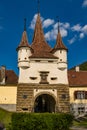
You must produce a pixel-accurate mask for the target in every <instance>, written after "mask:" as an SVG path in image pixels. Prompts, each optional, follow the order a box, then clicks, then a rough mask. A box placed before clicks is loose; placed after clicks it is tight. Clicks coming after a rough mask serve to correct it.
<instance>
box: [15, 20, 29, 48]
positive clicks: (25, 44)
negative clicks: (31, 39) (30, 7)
mask: <svg viewBox="0 0 87 130" xmlns="http://www.w3.org/2000/svg"><path fill="white" fill-rule="evenodd" d="M21 47H29V48H30V45H29V43H28V38H27V32H26V19H25V20H24V31H23V34H22V38H21V42H20V44H19V46H18V48H17V50H18V49H19V48H21Z"/></svg>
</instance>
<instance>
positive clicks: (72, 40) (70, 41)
mask: <svg viewBox="0 0 87 130" xmlns="http://www.w3.org/2000/svg"><path fill="white" fill-rule="evenodd" d="M76 38H77V36H76V35H75V36H74V37H73V38H71V39H70V40H68V42H69V44H72V43H74V42H75V41H76Z"/></svg>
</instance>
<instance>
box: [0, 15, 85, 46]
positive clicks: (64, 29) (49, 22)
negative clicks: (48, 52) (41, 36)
mask: <svg viewBox="0 0 87 130" xmlns="http://www.w3.org/2000/svg"><path fill="white" fill-rule="evenodd" d="M36 18H37V14H35V15H34V17H33V19H32V21H31V24H30V27H29V28H31V29H34V27H35V23H36ZM41 21H42V25H43V28H48V27H49V26H51V28H52V29H51V30H48V32H46V33H45V38H46V40H49V41H53V40H56V38H57V34H58V22H57V23H55V21H54V20H53V19H50V18H48V19H44V18H43V17H41ZM59 26H60V33H61V36H62V37H66V36H67V35H68V34H69V35H68V37H67V39H69V36H70V35H73V36H74V37H73V38H71V39H69V40H68V42H69V43H70V44H72V43H74V42H75V41H78V40H80V39H83V38H84V37H85V36H86V35H87V25H84V26H81V25H80V24H79V23H77V24H75V25H73V26H71V25H70V23H68V22H59ZM0 29H1V27H0Z"/></svg>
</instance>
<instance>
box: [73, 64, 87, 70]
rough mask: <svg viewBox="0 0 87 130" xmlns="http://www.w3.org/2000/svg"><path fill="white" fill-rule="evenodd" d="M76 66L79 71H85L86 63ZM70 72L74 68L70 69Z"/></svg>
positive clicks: (86, 68)
mask: <svg viewBox="0 0 87 130" xmlns="http://www.w3.org/2000/svg"><path fill="white" fill-rule="evenodd" d="M78 66H79V67H80V70H81V71H87V62H84V63H82V64H80V65H78ZM71 70H75V67H73V68H71Z"/></svg>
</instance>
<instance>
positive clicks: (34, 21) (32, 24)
mask: <svg viewBox="0 0 87 130" xmlns="http://www.w3.org/2000/svg"><path fill="white" fill-rule="evenodd" d="M36 19H37V14H35V15H34V17H33V19H32V21H31V24H30V26H29V28H31V29H34V28H35V23H36ZM43 20H44V18H43V17H41V21H43Z"/></svg>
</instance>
